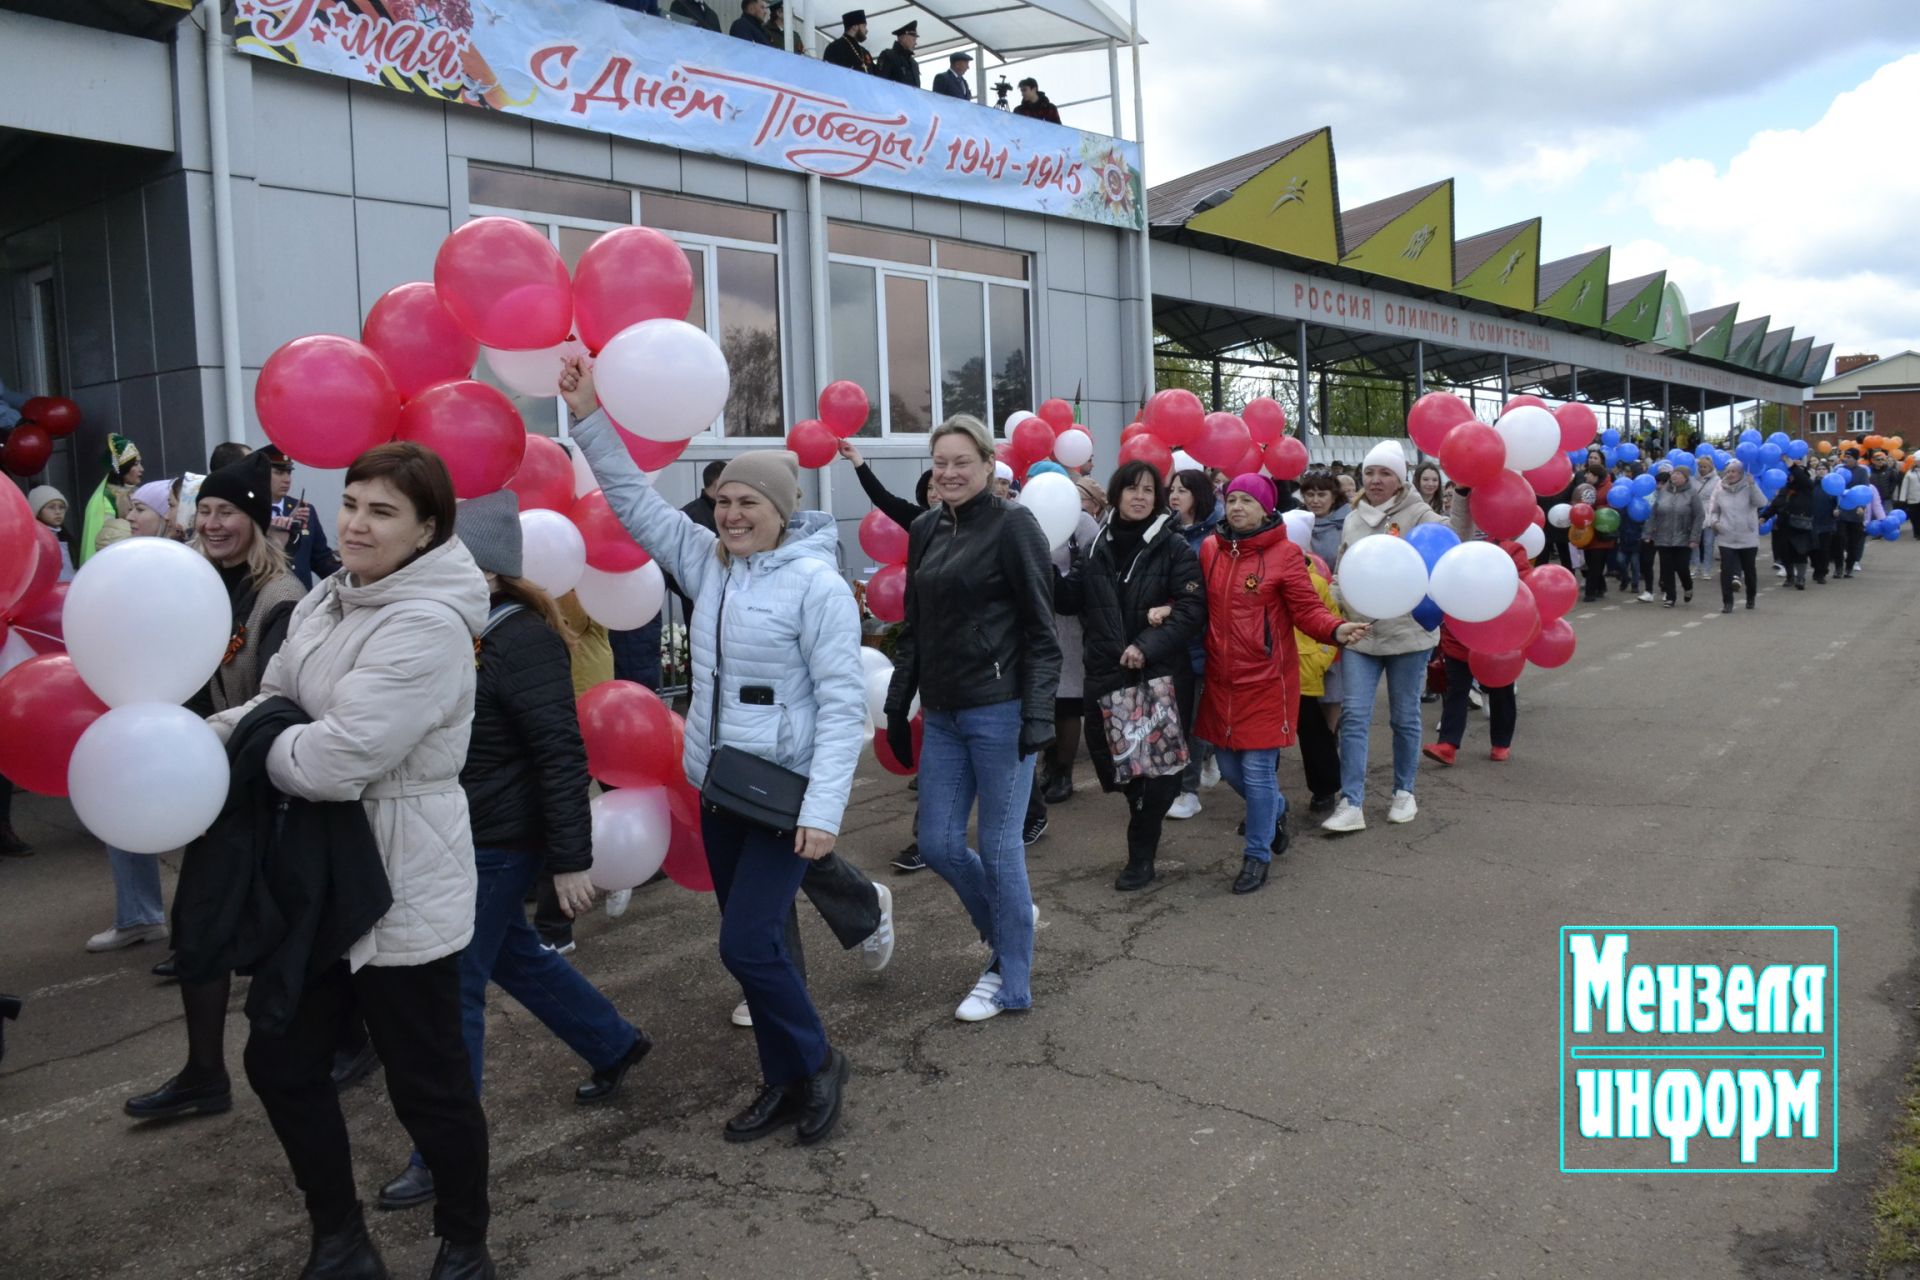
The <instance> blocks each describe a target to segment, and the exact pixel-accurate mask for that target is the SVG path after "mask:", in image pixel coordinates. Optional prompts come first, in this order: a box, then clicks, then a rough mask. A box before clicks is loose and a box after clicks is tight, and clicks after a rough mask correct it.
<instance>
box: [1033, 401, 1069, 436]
mask: <svg viewBox="0 0 1920 1280" xmlns="http://www.w3.org/2000/svg"><path fill="white" fill-rule="evenodd" d="M1033 412H1034V416H1035V417H1037V418H1039V419H1040V420H1041V421H1043V422H1045V423H1046V424H1047V425H1048V426H1050V427H1052V428H1053V434H1054V435H1056V436H1057V435H1059V434H1060V433H1061V432H1062V431H1065V430H1066V429H1067V428H1068V427H1071V426H1072V425H1073V406H1072V405H1071V404H1068V403H1067V402H1066V401H1065V400H1062V399H1061V398H1060V397H1058V396H1055V397H1054V398H1053V399H1051V400H1047V401H1044V402H1043V403H1042V404H1041V405H1040V407H1039V408H1038V409H1035V410H1034V411H1033Z"/></svg>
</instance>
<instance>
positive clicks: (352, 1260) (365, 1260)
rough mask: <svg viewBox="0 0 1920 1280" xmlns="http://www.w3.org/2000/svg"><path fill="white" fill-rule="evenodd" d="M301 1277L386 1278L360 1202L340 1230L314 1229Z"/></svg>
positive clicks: (328, 1279)
mask: <svg viewBox="0 0 1920 1280" xmlns="http://www.w3.org/2000/svg"><path fill="white" fill-rule="evenodd" d="M435 1273H436V1274H438V1268H436V1269H435ZM300 1280H387V1264H386V1263H384V1262H382V1261H381V1260H380V1251H379V1250H378V1249H376V1248H374V1247H373V1237H371V1236H369V1235H368V1234H367V1219H366V1215H364V1214H362V1213H361V1212H360V1206H359V1205H357V1204H356V1205H355V1206H353V1216H352V1217H350V1218H348V1219H347V1221H346V1223H345V1224H344V1225H342V1226H341V1227H340V1228H339V1230H337V1231H329V1232H328V1233H327V1234H325V1235H321V1234H320V1233H319V1232H318V1231H315V1232H314V1233H313V1247H312V1248H311V1249H309V1250H308V1251H307V1265H306V1267H305V1268H303V1269H302V1270H301V1272H300Z"/></svg>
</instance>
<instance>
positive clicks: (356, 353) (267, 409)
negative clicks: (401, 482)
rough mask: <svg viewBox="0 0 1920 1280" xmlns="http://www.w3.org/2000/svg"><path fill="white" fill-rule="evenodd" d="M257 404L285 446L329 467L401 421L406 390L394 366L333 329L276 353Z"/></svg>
mask: <svg viewBox="0 0 1920 1280" xmlns="http://www.w3.org/2000/svg"><path fill="white" fill-rule="evenodd" d="M253 407H254V411H255V412H256V413H258V414H259V416H260V428H261V430H263V431H265V432H266V433H267V439H269V440H271V441H273V443H274V444H275V445H276V446H278V447H279V449H280V452H282V453H284V454H286V455H287V456H288V457H289V458H291V459H293V460H294V461H295V462H298V463H300V464H301V465H302V466H308V467H319V468H322V469H324V470H338V469H340V468H342V467H345V466H349V465H350V464H351V463H352V462H353V460H354V459H355V458H357V457H359V456H360V455H361V454H363V453H365V452H366V451H367V450H369V449H371V448H373V446H375V445H377V444H385V443H386V442H387V441H389V440H391V439H393V433H394V432H395V431H396V430H397V429H398V428H399V426H400V393H399V391H397V390H396V389H395V388H394V385H393V377H392V375H391V374H389V373H388V372H387V366H386V365H385V364H384V363H382V362H381V359H380V357H379V356H377V355H375V354H373V352H372V351H371V350H370V349H368V348H367V347H365V346H363V345H361V344H360V343H358V342H355V341H354V340H353V339H352V338H342V337H340V336H338V335H336V334H331V333H315V334H309V335H308V336H307V337H304V338H295V339H294V340H293V341H292V342H289V343H286V344H285V345H283V346H282V347H281V348H280V349H279V350H277V351H275V352H274V353H273V354H272V355H270V356H268V357H267V363H266V364H265V365H264V366H262V367H261V370H260V380H259V382H257V383H256V384H255V385H254V389H253Z"/></svg>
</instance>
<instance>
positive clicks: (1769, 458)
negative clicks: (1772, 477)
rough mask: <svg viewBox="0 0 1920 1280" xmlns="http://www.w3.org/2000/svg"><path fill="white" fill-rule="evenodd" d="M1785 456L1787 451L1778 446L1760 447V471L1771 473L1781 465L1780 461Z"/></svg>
mask: <svg viewBox="0 0 1920 1280" xmlns="http://www.w3.org/2000/svg"><path fill="white" fill-rule="evenodd" d="M1785 456H1786V450H1784V449H1782V448H1781V447H1780V446H1779V445H1777V444H1763V445H1761V446H1760V469H1761V470H1762V471H1771V470H1772V469H1773V468H1775V467H1777V466H1779V465H1780V459H1781V458H1783V457H1785Z"/></svg>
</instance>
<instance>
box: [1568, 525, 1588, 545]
mask: <svg viewBox="0 0 1920 1280" xmlns="http://www.w3.org/2000/svg"><path fill="white" fill-rule="evenodd" d="M1567 541H1568V542H1571V543H1572V544H1573V545H1574V546H1576V547H1584V546H1586V545H1587V544H1588V543H1589V542H1592V541H1593V526H1592V525H1588V526H1587V527H1586V528H1584V529H1569V530H1567Z"/></svg>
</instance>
